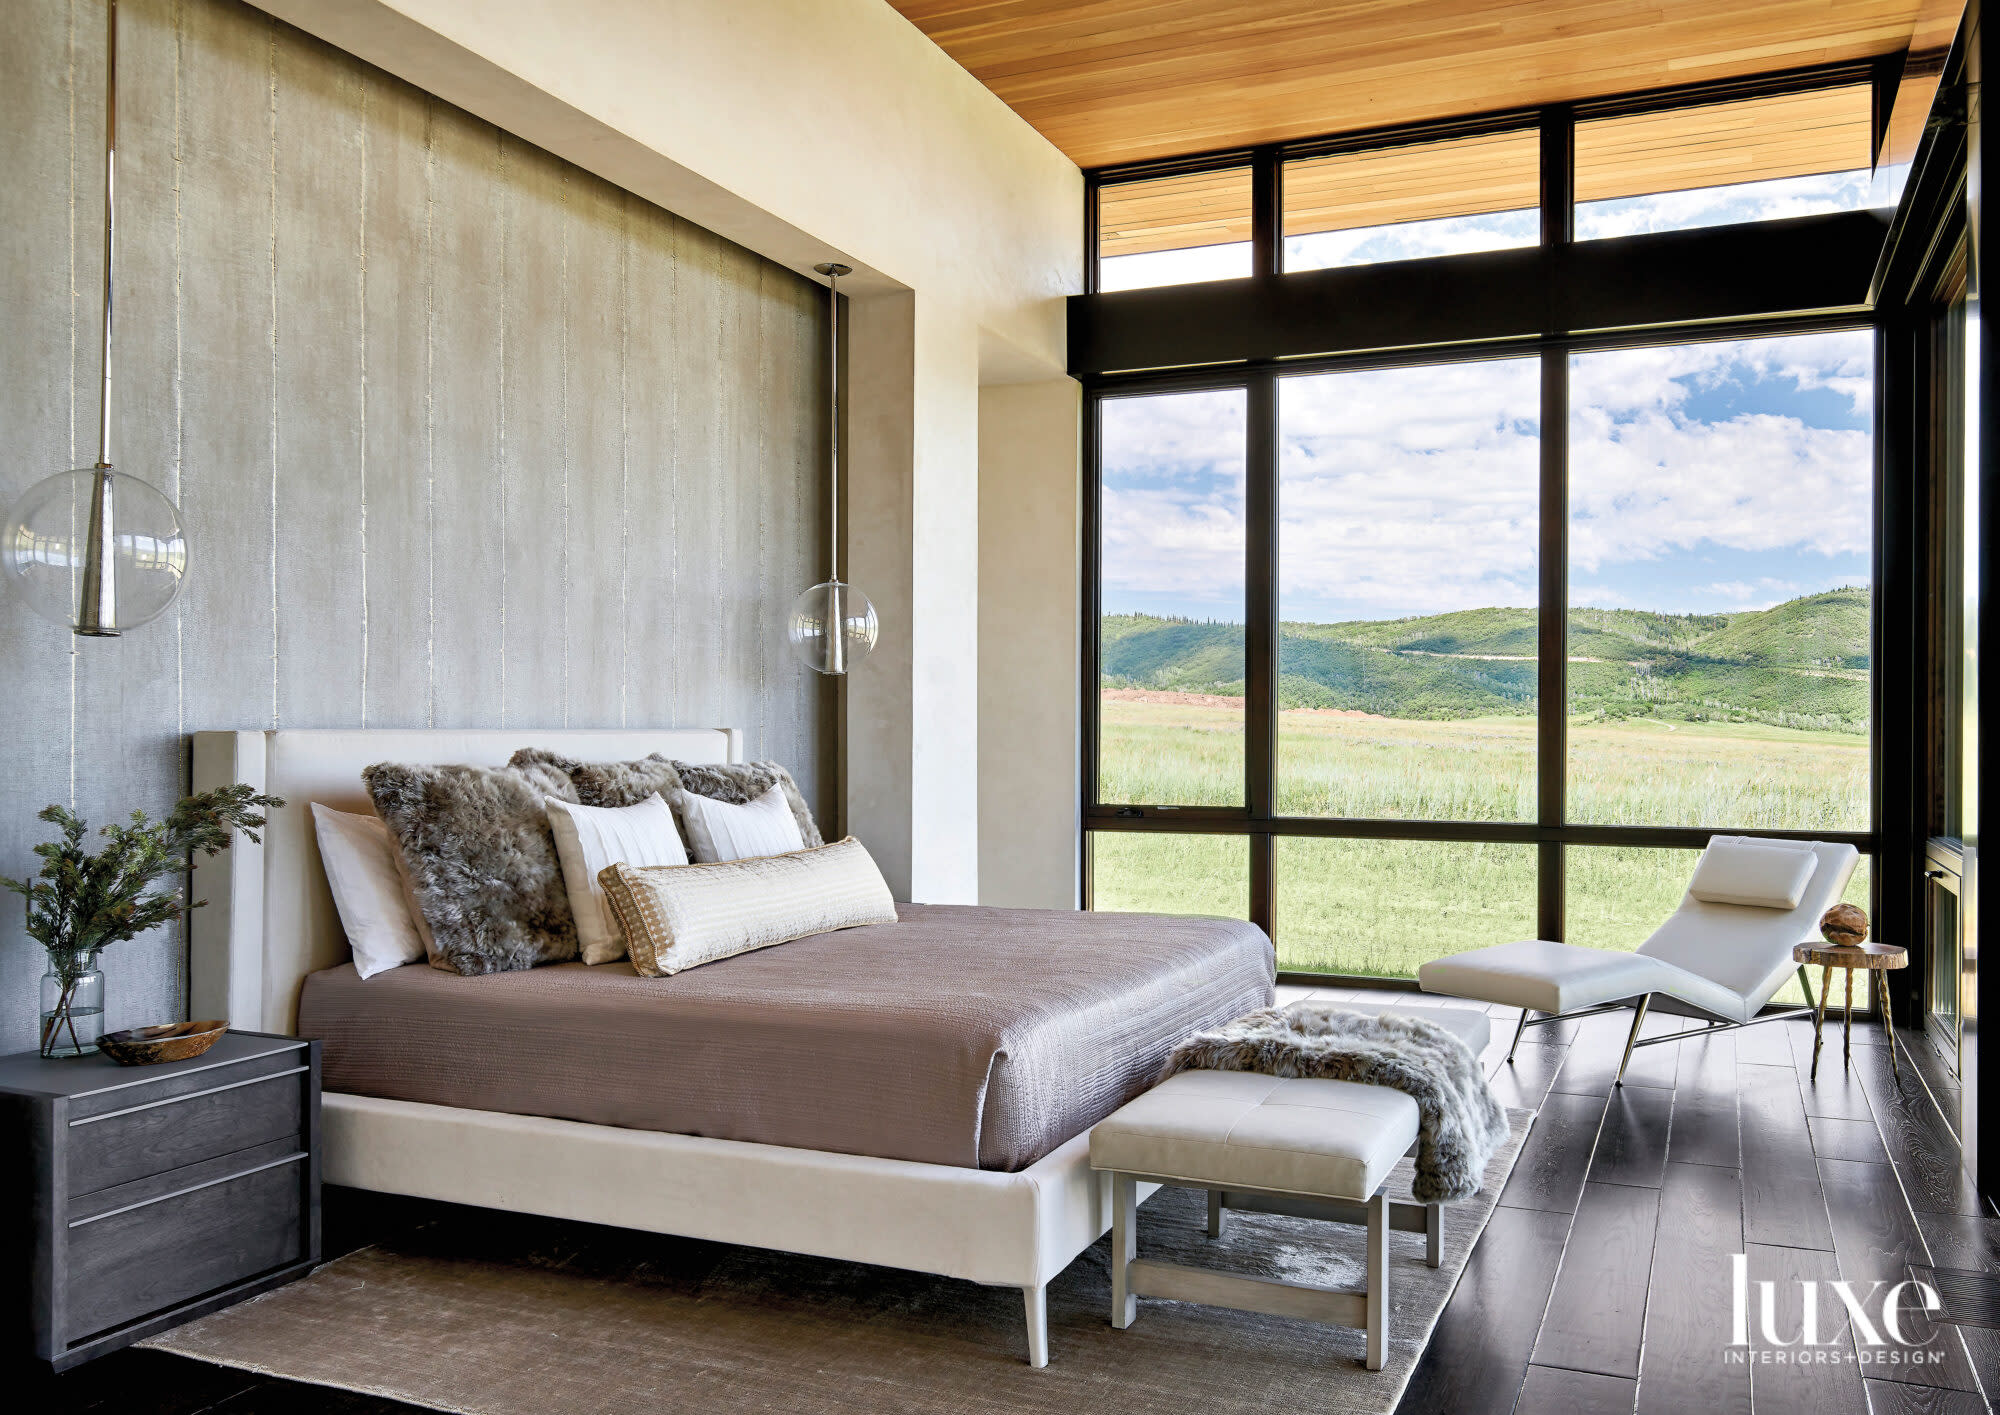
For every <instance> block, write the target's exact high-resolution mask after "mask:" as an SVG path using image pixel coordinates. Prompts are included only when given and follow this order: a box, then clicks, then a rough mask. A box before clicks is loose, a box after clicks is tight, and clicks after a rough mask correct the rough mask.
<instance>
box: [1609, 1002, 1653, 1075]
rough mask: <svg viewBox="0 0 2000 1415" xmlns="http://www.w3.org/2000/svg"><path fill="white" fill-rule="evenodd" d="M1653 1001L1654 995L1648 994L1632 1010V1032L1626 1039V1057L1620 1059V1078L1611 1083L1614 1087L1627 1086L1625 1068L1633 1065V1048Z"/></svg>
mask: <svg viewBox="0 0 2000 1415" xmlns="http://www.w3.org/2000/svg"><path fill="white" fill-rule="evenodd" d="M1652 1000H1653V995H1652V994H1651V993H1647V994H1646V995H1645V996H1644V997H1642V998H1640V999H1639V1005H1638V1006H1637V1007H1635V1008H1633V1009H1632V1030H1631V1032H1630V1033H1628V1034H1627V1036H1626V1038H1625V1055H1623V1056H1622V1057H1620V1058H1619V1059H1618V1077H1617V1079H1616V1080H1614V1081H1613V1082H1612V1083H1611V1084H1612V1085H1614V1086H1622V1085H1624V1084H1625V1068H1626V1067H1628V1066H1630V1065H1631V1064H1632V1046H1633V1044H1634V1043H1635V1042H1637V1041H1638V1040H1639V1028H1641V1027H1643V1026H1644V1025H1645V1023H1646V1007H1647V1005H1648V1004H1649V1003H1651V1002H1652Z"/></svg>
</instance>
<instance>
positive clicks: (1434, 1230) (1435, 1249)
mask: <svg viewBox="0 0 2000 1415" xmlns="http://www.w3.org/2000/svg"><path fill="white" fill-rule="evenodd" d="M1424 1210H1425V1212H1424V1262H1425V1263H1426V1264H1427V1265H1428V1266H1430V1267H1436V1266H1437V1265H1438V1264H1439V1263H1442V1262H1443V1261H1444V1205H1443V1204H1426V1205H1425V1206H1424Z"/></svg>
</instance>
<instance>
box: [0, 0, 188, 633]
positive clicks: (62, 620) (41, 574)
mask: <svg viewBox="0 0 2000 1415" xmlns="http://www.w3.org/2000/svg"><path fill="white" fill-rule="evenodd" d="M106 23H107V25H108V29H109V33H108V37H107V39H106V42H105V53H104V63H105V100H104V349H103V354H104V370H103V379H102V382H101V383H100V384H99V388H98V408H97V414H98V416H97V464H96V465H95V466H92V467H84V468H81V469H79V470H77V471H73V472H58V473H56V475H54V476H52V477H49V478H47V479H46V480H43V481H40V482H37V483H36V484H35V485H34V486H31V487H29V488H28V490H27V493H26V494H25V495H23V496H22V497H21V499H20V500H19V501H17V502H15V503H14V505H13V507H12V508H11V509H10V510H9V512H8V514H7V521H6V524H5V526H4V527H0V574H3V575H4V576H5V578H6V580H7V583H8V584H9V585H10V586H11V587H12V588H13V590H14V593H15V594H17V595H19V596H20V598H21V600H22V602H23V603H25V604H26V605H27V606H28V608H30V609H32V610H34V611H35V612H36V613H37V614H40V615H42V616H43V617H44V618H47V619H51V620H53V621H55V622H56V623H58V624H61V625H64V626H65V627H67V628H68V629H69V630H70V632H71V633H73V634H77V635H79V636H81V637H85V638H104V639H109V638H116V637H117V636H118V635H120V634H122V633H123V632H124V631H125V630H127V629H135V628H137V627H138V626H139V625H141V624H144V623H145V622H147V621H148V620H150V619H154V618H157V617H158V616H159V615H160V614H161V613H163V612H164V611H165V610H166V608H167V606H168V605H170V604H172V603H173V602H174V597H175V596H176V595H178V594H179V593H180V590H181V582H182V580H183V579H185V578H186V575H187V536H186V534H185V532H183V530H182V529H181V518H180V513H179V512H178V511H177V510H176V509H175V508H174V503H173V502H171V501H169V500H168V499H167V498H166V497H165V496H163V495H161V494H160V493H159V491H157V490H155V489H154V488H153V487H151V486H149V485H147V484H146V483H145V482H143V481H140V480H139V479H137V478H136V477H129V476H126V475H125V474H124V473H122V472H120V471H118V470H117V469H116V468H114V467H113V466H112V465H111V275H112V258H113V251H114V246H113V240H114V235H115V223H114V220H113V215H114V211H115V207H114V201H113V190H114V188H113V178H114V175H115V170H116V153H117V146H118V144H117V137H118V0H108V3H107V16H106Z"/></svg>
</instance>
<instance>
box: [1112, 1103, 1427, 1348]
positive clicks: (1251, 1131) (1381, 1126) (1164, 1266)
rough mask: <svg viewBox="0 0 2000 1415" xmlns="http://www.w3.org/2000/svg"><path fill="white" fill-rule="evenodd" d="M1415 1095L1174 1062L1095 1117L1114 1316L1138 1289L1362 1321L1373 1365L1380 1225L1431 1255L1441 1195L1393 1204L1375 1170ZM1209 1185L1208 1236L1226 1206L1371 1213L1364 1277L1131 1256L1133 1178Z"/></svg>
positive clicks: (1387, 1159) (1387, 1163) (1134, 1312)
mask: <svg viewBox="0 0 2000 1415" xmlns="http://www.w3.org/2000/svg"><path fill="white" fill-rule="evenodd" d="M1416 1139H1417V1103H1416V1102H1415V1101H1414V1100H1412V1099H1411V1098H1410V1097H1409V1096H1407V1095H1405V1094H1403V1093H1402V1092H1401V1091H1395V1090H1390V1089H1388V1088H1387V1087H1384V1086H1364V1085H1360V1084H1357V1083H1355V1082H1352V1081H1320V1080H1299V1079H1283V1078H1280V1077H1276V1076H1263V1075H1258V1074H1255V1073H1252V1072H1245V1071H1183V1072H1180V1073H1179V1074H1177V1075H1174V1076H1170V1077H1168V1078H1167V1079H1166V1080H1165V1081H1163V1082H1161V1083H1160V1084H1159V1085H1158V1086H1155V1087H1154V1088H1153V1089H1152V1090H1150V1091H1148V1092H1146V1094H1144V1095H1142V1096H1140V1097H1138V1098H1137V1099H1135V1100H1133V1101H1130V1102H1129V1103H1127V1104H1126V1105H1125V1106H1123V1107H1122V1108H1120V1109H1119V1110H1118V1111H1116V1112H1115V1113H1113V1114H1112V1115H1110V1116H1109V1117H1107V1118H1106V1119H1104V1120H1101V1121H1099V1122H1098V1123H1097V1125H1096V1127H1095V1128H1094V1129H1092V1131H1091V1132H1090V1163H1091V1167H1092V1168H1094V1169H1099V1170H1107V1171H1109V1172H1110V1176H1111V1202H1112V1207H1111V1324H1112V1325H1113V1326H1115V1327H1119V1328H1124V1327H1129V1326H1130V1325H1131V1324H1132V1322H1133V1321H1134V1319H1135V1318H1136V1317H1137V1316H1138V1299H1139V1298H1140V1297H1166V1298H1171V1299H1173V1300H1175V1301H1180V1302H1200V1303H1205V1304H1207V1305H1209V1306H1216V1307H1236V1308H1241V1309H1244V1310H1247V1311H1252V1312H1268V1313H1271V1314H1273V1315H1276V1316H1286V1317H1303V1318H1306V1319H1308V1320H1311V1321H1320V1322H1329V1323H1333V1324H1336V1325H1339V1326H1347V1327H1357V1328H1360V1329H1362V1330H1364V1331H1366V1333H1367V1337H1368V1340H1367V1348H1368V1351H1367V1354H1368V1369H1369V1370H1371V1371H1379V1370H1381V1369H1382V1363H1383V1360H1384V1358H1385V1357H1386V1355H1387V1353H1388V1346H1389V1232H1390V1230H1391V1229H1392V1228H1395V1229H1403V1230H1410V1231H1415V1232H1419V1233H1423V1234H1425V1235H1426V1238H1427V1244H1426V1253H1425V1260H1426V1261H1427V1262H1428V1263H1429V1264H1430V1265H1431V1266H1432V1267H1436V1266H1437V1265H1438V1262H1439V1258H1440V1250H1441V1248H1442V1240H1443V1227H1442V1222H1441V1216H1440V1213H1439V1208H1438V1206H1437V1205H1436V1204H1428V1205H1425V1204H1414V1203H1394V1202H1391V1200H1390V1199H1389V1197H1388V1195H1387V1194H1386V1193H1384V1192H1383V1189H1382V1185H1383V1182H1384V1181H1385V1180H1386V1179H1387V1178H1388V1177H1389V1172H1390V1170H1392V1169H1394V1168H1395V1165H1396V1161H1397V1160H1399V1159H1401V1158H1402V1157H1403V1155H1404V1153H1405V1152H1406V1151H1408V1150H1409V1149H1410V1147H1411V1146H1412V1145H1413V1144H1415V1143H1416ZM1142 1183H1152V1184H1163V1185H1174V1186H1179V1187H1183V1188H1197V1189H1206V1190H1207V1191H1208V1202H1209V1228H1208V1231H1209V1234H1210V1235H1211V1236H1219V1235H1220V1234H1221V1231H1222V1215H1223V1211H1224V1209H1225V1208H1235V1209H1250V1210H1258V1211H1262V1212H1267V1213H1281V1214H1290V1215H1294V1216H1297V1217H1300V1218H1317V1219H1328V1220H1332V1221H1334V1222H1339V1223H1361V1224H1366V1225H1367V1229H1368V1241H1367V1252H1368V1263H1367V1266H1368V1285H1367V1288H1366V1289H1365V1290H1364V1291H1361V1292H1343V1291H1337V1290H1334V1289H1331V1288H1323V1287H1312V1286H1308V1285H1306V1284H1303V1283H1292V1282H1283V1281H1279V1280H1277V1279H1273V1278H1260V1277H1245V1276H1238V1275H1235V1274H1231V1273H1224V1272H1218V1271H1216V1270H1214V1269H1210V1268H1197V1267H1189V1266H1185V1265H1183V1264H1178V1263H1165V1262H1158V1261H1155V1260H1152V1259H1147V1258H1141V1257H1139V1256H1138V1241H1137V1238H1138V1232H1137V1226H1136V1225H1137V1218H1138V1212H1137V1211H1138V1186H1139V1185H1140V1184H1142Z"/></svg>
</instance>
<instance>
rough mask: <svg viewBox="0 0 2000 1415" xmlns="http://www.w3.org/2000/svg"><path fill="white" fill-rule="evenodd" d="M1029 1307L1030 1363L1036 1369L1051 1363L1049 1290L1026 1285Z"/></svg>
mask: <svg viewBox="0 0 2000 1415" xmlns="http://www.w3.org/2000/svg"><path fill="white" fill-rule="evenodd" d="M1021 1296H1022V1297H1023V1298H1024V1299H1026V1304H1027V1309H1028V1364H1029V1365H1030V1366H1033V1367H1034V1368H1035V1369H1036V1370H1040V1369H1041V1368H1042V1367H1044V1366H1046V1365H1048V1364H1049V1290H1048V1289H1047V1288H1046V1287H1024V1288H1022V1289H1021Z"/></svg>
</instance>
